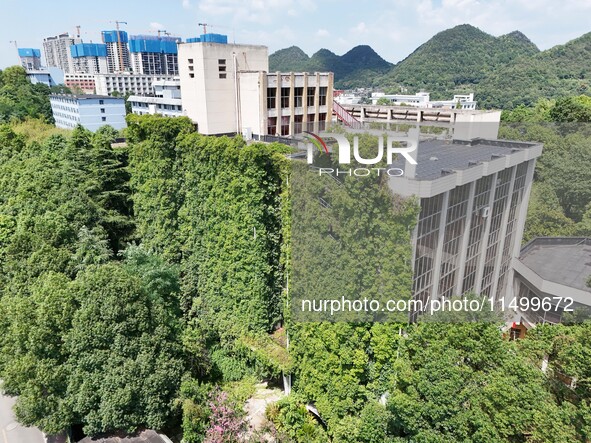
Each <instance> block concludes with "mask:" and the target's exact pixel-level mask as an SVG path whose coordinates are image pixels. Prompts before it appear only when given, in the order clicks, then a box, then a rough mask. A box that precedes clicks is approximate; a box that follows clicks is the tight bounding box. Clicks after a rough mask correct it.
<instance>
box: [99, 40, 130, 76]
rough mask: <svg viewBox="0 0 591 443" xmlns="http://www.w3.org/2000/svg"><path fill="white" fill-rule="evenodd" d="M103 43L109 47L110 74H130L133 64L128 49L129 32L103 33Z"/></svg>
mask: <svg viewBox="0 0 591 443" xmlns="http://www.w3.org/2000/svg"><path fill="white" fill-rule="evenodd" d="M101 34H102V38H103V43H104V44H105V45H106V46H107V65H108V69H109V72H113V73H119V72H130V71H131V64H130V58H129V48H128V47H127V41H128V37H127V32H125V31H102V33H101Z"/></svg>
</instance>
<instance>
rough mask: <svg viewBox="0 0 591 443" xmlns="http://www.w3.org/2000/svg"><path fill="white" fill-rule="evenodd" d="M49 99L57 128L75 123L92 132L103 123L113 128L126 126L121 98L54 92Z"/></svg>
mask: <svg viewBox="0 0 591 443" xmlns="http://www.w3.org/2000/svg"><path fill="white" fill-rule="evenodd" d="M49 100H50V103H51V111H52V113H53V118H54V120H55V125H56V126H57V127H58V128H63V129H74V128H75V127H76V126H77V125H82V126H83V127H85V128H86V129H88V130H90V131H93V132H94V131H96V130H97V129H98V128H100V127H101V126H105V125H109V126H111V127H113V128H114V129H123V128H125V127H126V126H127V124H126V122H125V101H124V100H123V98H120V97H108V96H102V95H93V94H85V95H71V94H54V95H51V96H50V98H49Z"/></svg>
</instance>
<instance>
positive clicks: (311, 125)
mask: <svg viewBox="0 0 591 443" xmlns="http://www.w3.org/2000/svg"><path fill="white" fill-rule="evenodd" d="M315 119H316V114H308V123H307V124H306V126H307V130H308V131H314V120H315Z"/></svg>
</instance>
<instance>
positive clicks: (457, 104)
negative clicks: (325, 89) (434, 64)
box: [341, 92, 476, 109]
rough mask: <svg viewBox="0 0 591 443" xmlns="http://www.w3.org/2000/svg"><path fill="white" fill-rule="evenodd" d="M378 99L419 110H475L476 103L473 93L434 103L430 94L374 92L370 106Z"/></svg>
mask: <svg viewBox="0 0 591 443" xmlns="http://www.w3.org/2000/svg"><path fill="white" fill-rule="evenodd" d="M380 99H385V100H389V101H390V103H391V104H392V105H394V106H415V107H421V108H457V109H476V102H475V101H474V94H473V93H470V94H459V95H454V97H453V99H452V100H434V101H431V100H430V94H429V93H428V92H419V93H417V94H414V95H404V94H384V93H383V92H374V93H372V94H371V102H372V104H374V105H375V104H377V103H378V100H380ZM341 104H345V103H341ZM346 104H354V103H346Z"/></svg>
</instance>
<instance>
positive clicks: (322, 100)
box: [318, 86, 328, 106]
mask: <svg viewBox="0 0 591 443" xmlns="http://www.w3.org/2000/svg"><path fill="white" fill-rule="evenodd" d="M327 92H328V88H327V87H326V86H323V87H321V88H320V95H319V97H318V99H319V103H318V104H319V105H320V106H326V93H327Z"/></svg>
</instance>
